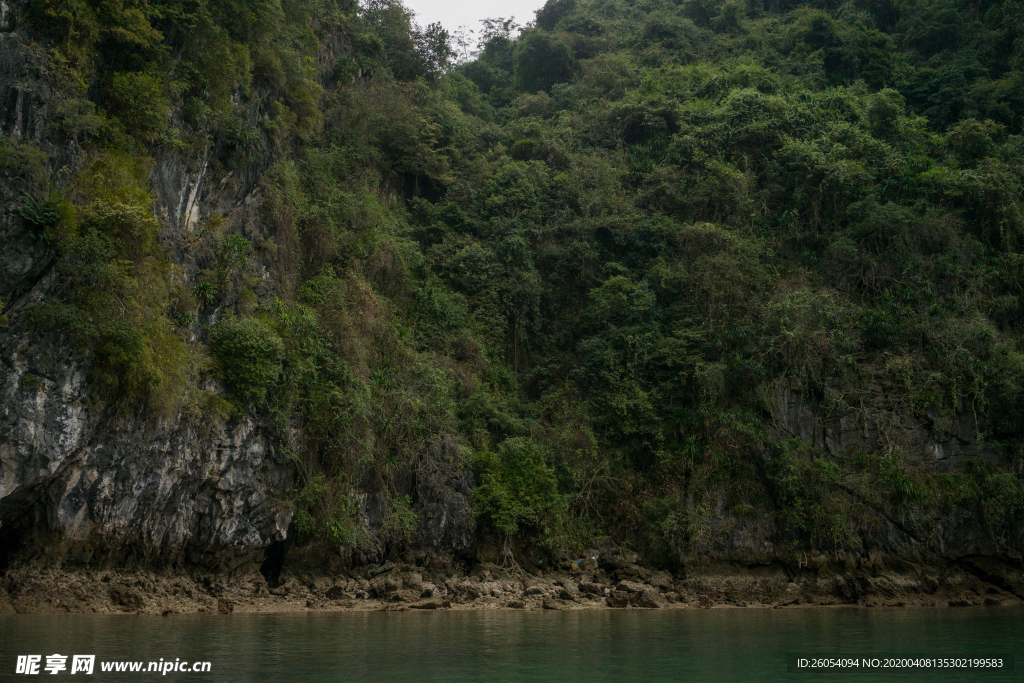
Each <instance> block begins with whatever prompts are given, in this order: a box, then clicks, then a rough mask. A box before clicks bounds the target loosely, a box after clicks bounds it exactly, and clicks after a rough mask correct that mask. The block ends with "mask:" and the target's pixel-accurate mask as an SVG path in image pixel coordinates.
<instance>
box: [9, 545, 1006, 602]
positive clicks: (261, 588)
mask: <svg viewBox="0 0 1024 683" xmlns="http://www.w3.org/2000/svg"><path fill="white" fill-rule="evenodd" d="M815 564H816V565H817V566H812V565H815ZM271 579H272V580H271V581H270V582H269V583H268V581H267V579H266V577H264V576H263V575H261V574H260V573H259V572H258V571H255V570H252V571H249V572H243V573H237V574H235V575H233V576H227V575H223V574H204V573H201V572H184V571H182V572H177V573H172V572H159V571H153V572H148V571H118V570H99V569H81V568H79V569H38V568H31V567H21V568H14V569H11V570H9V571H8V572H7V573H6V574H5V576H4V577H3V578H2V579H0V613H18V614H32V613H68V612H71V613H74V612H79V613H85V612H97V613H113V612H130V613H144V614H173V613H198V612H205V613H230V612H287V611H305V610H322V611H343V610H364V611H365V610H405V609H453V610H466V609H527V610H529V609H553V610H580V609H612V608H619V609H622V608H641V609H687V608H714V607H754V608H758V607H760V608H792V607H806V606H857V607H902V606H937V607H946V606H952V607H955V606H969V605H991V606H999V605H1020V604H1024V600H1022V598H1021V596H1022V590H1021V587H1022V580H1021V579H1022V575H1021V572H1020V571H1018V570H1016V569H1015V568H1014V567H1012V566H1010V565H1007V564H1005V563H1002V562H999V561H994V560H983V559H974V560H960V561H950V562H946V563H942V564H934V563H933V564H921V565H915V564H908V563H905V562H904V563H901V566H900V567H899V568H898V569H893V568H890V567H886V566H885V564H884V562H882V561H881V560H879V559H877V558H876V559H875V560H873V561H872V562H867V561H863V562H854V563H853V564H852V565H851V563H849V562H848V561H845V560H843V559H841V558H831V559H826V561H825V562H821V561H819V562H817V563H814V562H809V563H808V566H800V567H799V568H798V569H797V571H795V572H794V571H793V570H792V569H791V568H787V567H786V566H784V565H782V564H778V563H765V564H742V563H735V562H719V563H716V564H708V565H706V566H703V567H701V566H694V567H690V568H687V569H685V570H684V571H681V572H679V573H676V574H673V573H670V572H667V571H653V570H649V569H647V568H645V567H642V566H639V565H636V564H630V563H620V566H607V567H601V568H593V569H589V570H587V569H582V570H576V571H567V570H564V569H559V570H554V571H543V572H542V571H539V570H533V572H527V571H524V570H523V569H521V568H518V567H513V568H503V567H498V566H495V565H487V564H480V565H476V566H475V567H473V568H472V569H471V570H469V571H466V570H463V569H459V568H454V569H453V568H447V569H445V570H436V569H435V570H430V569H427V568H424V567H417V566H415V565H411V564H400V563H387V564H385V565H383V566H380V567H373V566H370V567H359V568H354V569H350V570H347V571H345V572H334V573H331V572H325V571H294V572H290V571H285V572H284V573H283V575H282V576H281V577H280V579H279V580H274V577H271Z"/></svg>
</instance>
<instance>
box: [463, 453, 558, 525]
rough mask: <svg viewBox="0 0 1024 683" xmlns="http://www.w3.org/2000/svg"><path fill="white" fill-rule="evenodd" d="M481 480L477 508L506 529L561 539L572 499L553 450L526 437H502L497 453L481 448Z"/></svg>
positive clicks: (474, 498)
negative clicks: (563, 488) (561, 483)
mask: <svg viewBox="0 0 1024 683" xmlns="http://www.w3.org/2000/svg"><path fill="white" fill-rule="evenodd" d="M477 457H478V466H479V468H480V470H481V474H480V485H479V486H477V488H476V489H475V490H474V491H473V500H474V510H475V512H476V514H478V515H487V517H488V518H489V519H490V520H491V522H492V523H493V524H494V526H495V528H496V529H497V530H498V531H500V532H501V533H503V534H506V535H509V536H515V535H518V534H523V535H528V536H536V537H537V538H539V539H540V540H541V541H542V542H544V543H546V544H547V545H551V544H553V543H555V542H556V541H557V540H558V538H559V534H560V532H561V526H562V524H563V523H564V521H565V517H566V512H567V509H566V500H565V497H564V496H562V495H561V494H560V493H559V492H558V480H557V479H556V477H555V472H554V470H553V469H552V467H551V466H550V465H549V464H548V462H547V460H548V457H549V454H548V452H547V451H546V450H545V449H544V448H542V447H540V446H538V445H537V444H535V443H533V442H531V441H529V440H528V439H524V438H519V437H516V438H511V439H506V440H505V441H503V442H501V444H500V445H499V446H498V452H497V453H488V452H484V453H480V454H479V455H478V456H477Z"/></svg>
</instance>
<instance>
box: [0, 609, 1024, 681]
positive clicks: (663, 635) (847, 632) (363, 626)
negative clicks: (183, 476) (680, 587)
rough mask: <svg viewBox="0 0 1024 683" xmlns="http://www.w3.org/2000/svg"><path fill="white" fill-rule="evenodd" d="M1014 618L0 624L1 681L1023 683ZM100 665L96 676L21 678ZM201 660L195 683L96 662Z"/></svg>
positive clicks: (445, 616)
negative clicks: (205, 665)
mask: <svg viewBox="0 0 1024 683" xmlns="http://www.w3.org/2000/svg"><path fill="white" fill-rule="evenodd" d="M1022 636H1024V610H1022V609H1019V608H955V609H893V610H863V609H797V610H753V609H732V610H692V611H691V610H687V611H672V612H667V611H666V612H654V611H640V610H628V611H594V612H511V611H501V612H497V611H495V612H399V613H380V612H366V613H360V612H348V613H334V614H322V613H321V614H317V613H310V614H280V615H254V614H253V615H247V614H234V615H227V616H213V615H175V616H170V617H156V616H142V615H104V616H99V615H96V616H90V615H61V616H0V681H16V680H33V679H34V680H63V679H64V677H70V678H71V679H72V680H78V679H85V680H87V681H88V680H98V681H115V680H118V681H151V680H163V681H200V680H205V681H316V682H321V681H382V682H383V681H387V682H389V683H391V682H396V681H415V682H416V683H425V682H427V681H497V682H502V681H559V682H566V681H572V682H576V681H579V682H580V683H603V682H605V681H815V680H856V681H880V680H884V681H897V680H922V681H924V680H927V681H973V680H984V681H1024V639H1022ZM794 652H803V653H817V654H823V655H840V654H856V655H858V656H871V655H874V656H885V655H887V654H891V655H900V656H907V655H914V654H930V655H940V654H948V655H975V656H977V655H985V654H990V653H991V654H995V653H998V654H1001V655H1003V656H1006V655H1013V656H1014V657H1015V663H1016V668H1015V670H1014V671H1013V672H1010V671H1005V670H1004V671H1002V672H1000V673H992V672H989V673H986V674H980V673H978V672H970V671H958V672H951V671H935V670H932V671H928V672H920V671H919V672H911V673H907V672H903V673H895V674H894V673H889V672H877V673H873V672H863V671H862V672H860V673H855V674H848V673H840V674H826V675H821V674H820V673H790V672H788V671H787V664H786V655H787V653H794ZM54 653H60V654H65V655H69V654H95V655H96V657H97V666H96V672H95V673H94V674H93V675H92V676H84V675H81V674H75V676H73V677H71V676H70V673H69V671H70V659H69V660H68V661H69V667H68V671H63V672H61V673H59V674H57V675H56V676H51V675H48V674H46V673H45V672H42V671H41V673H40V677H39V678H36V677H27V676H19V675H16V674H15V673H14V672H15V668H16V660H17V656H18V655H19V654H40V655H44V660H43V661H44V664H45V655H50V654H54ZM161 657H162V658H164V659H170V660H173V659H175V658H181V659H188V660H207V661H209V662H211V672H210V673H206V674H201V673H189V674H182V673H179V674H175V673H173V672H172V673H169V674H167V675H166V676H155V675H153V674H131V673H107V674H104V673H102V672H101V671H100V670H99V668H100V667H99V662H101V661H111V660H139V661H147V662H148V661H155V660H158V659H160V658H161ZM44 677H45V678H44Z"/></svg>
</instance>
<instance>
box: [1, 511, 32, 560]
mask: <svg viewBox="0 0 1024 683" xmlns="http://www.w3.org/2000/svg"><path fill="white" fill-rule="evenodd" d="M27 532H28V529H27V528H26V526H25V525H24V524H18V523H17V517H16V516H14V515H4V514H0V575H2V574H3V573H4V572H5V571H7V569H8V567H10V566H11V563H12V561H13V560H14V558H15V556H17V554H18V551H19V550H21V548H22V546H23V545H24V539H25V535H26V533H27Z"/></svg>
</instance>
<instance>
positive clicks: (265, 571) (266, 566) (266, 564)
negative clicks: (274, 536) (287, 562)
mask: <svg viewBox="0 0 1024 683" xmlns="http://www.w3.org/2000/svg"><path fill="white" fill-rule="evenodd" d="M290 535H291V534H289V536H290ZM287 555H288V541H287V540H284V541H274V542H273V543H271V544H270V545H269V546H267V549H266V550H264V551H263V564H261V565H260V574H262V575H263V578H264V579H266V580H267V585H268V586H270V587H271V588H275V587H276V586H277V585H278V584H279V583H280V582H281V569H282V568H283V567H284V558H285V557H286V556H287Z"/></svg>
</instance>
